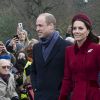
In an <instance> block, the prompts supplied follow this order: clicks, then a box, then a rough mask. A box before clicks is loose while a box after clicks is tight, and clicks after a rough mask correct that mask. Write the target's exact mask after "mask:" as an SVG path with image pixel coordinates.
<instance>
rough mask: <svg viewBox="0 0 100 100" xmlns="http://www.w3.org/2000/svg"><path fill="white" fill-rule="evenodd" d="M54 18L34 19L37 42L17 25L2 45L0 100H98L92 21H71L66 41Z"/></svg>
mask: <svg viewBox="0 0 100 100" xmlns="http://www.w3.org/2000/svg"><path fill="white" fill-rule="evenodd" d="M56 25H57V23H56V18H55V16H54V15H52V14H50V13H42V14H40V15H39V16H38V17H37V19H36V31H37V34H38V38H39V39H38V40H36V39H34V38H32V39H29V38H28V32H27V31H26V30H25V29H24V28H23V27H22V25H21V27H20V25H19V24H18V26H17V32H16V34H15V35H14V36H13V37H11V39H9V40H7V41H6V43H5V44H4V43H3V42H2V41H0V100H99V98H100V86H99V84H100V82H99V79H100V74H99V72H100V55H99V51H100V45H99V42H100V39H99V37H98V36H96V35H95V34H94V33H93V32H92V21H91V20H90V18H89V17H88V16H87V15H86V14H83V13H79V14H77V15H75V16H74V17H73V19H72V23H71V24H70V25H69V26H68V30H67V32H66V33H67V34H66V39H63V38H62V37H61V36H60V32H59V31H57V30H56Z"/></svg>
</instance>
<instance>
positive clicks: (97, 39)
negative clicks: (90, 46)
mask: <svg viewBox="0 0 100 100" xmlns="http://www.w3.org/2000/svg"><path fill="white" fill-rule="evenodd" d="M82 22H83V23H84V24H85V26H86V28H87V29H88V30H90V32H89V35H88V38H89V39H90V40H91V41H93V42H95V43H99V37H97V36H96V35H95V34H94V33H93V32H92V27H90V26H89V25H88V23H86V22H85V21H82Z"/></svg>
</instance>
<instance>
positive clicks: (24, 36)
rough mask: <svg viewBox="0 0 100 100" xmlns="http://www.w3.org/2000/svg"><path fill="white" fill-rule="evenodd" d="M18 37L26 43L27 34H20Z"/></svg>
mask: <svg viewBox="0 0 100 100" xmlns="http://www.w3.org/2000/svg"><path fill="white" fill-rule="evenodd" d="M18 37H19V40H20V41H25V39H26V33H25V32H19V33H18Z"/></svg>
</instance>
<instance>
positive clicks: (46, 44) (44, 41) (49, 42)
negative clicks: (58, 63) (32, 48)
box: [40, 31, 59, 61]
mask: <svg viewBox="0 0 100 100" xmlns="http://www.w3.org/2000/svg"><path fill="white" fill-rule="evenodd" d="M58 37H59V32H58V31H55V32H53V33H52V34H51V35H50V36H49V37H48V38H41V39H40V43H41V45H42V54H43V58H44V60H45V61H46V60H47V58H48V56H49V54H50V52H51V50H52V49H53V47H54V45H55V43H56V41H57V39H58Z"/></svg>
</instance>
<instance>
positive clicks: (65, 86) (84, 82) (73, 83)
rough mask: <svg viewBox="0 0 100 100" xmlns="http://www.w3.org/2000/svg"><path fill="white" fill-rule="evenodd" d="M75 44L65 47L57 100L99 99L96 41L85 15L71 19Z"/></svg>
mask: <svg viewBox="0 0 100 100" xmlns="http://www.w3.org/2000/svg"><path fill="white" fill-rule="evenodd" d="M72 33H73V36H74V38H75V41H76V42H75V45H73V46H70V47H68V48H66V55H65V69H64V79H63V83H62V88H61V92H60V96H59V100H67V96H68V95H69V93H70V92H71V100H100V88H99V85H98V74H99V71H100V45H98V44H97V43H98V42H99V38H98V37H96V36H95V35H94V34H93V33H92V24H91V21H90V19H89V17H88V16H86V15H85V14H77V15H76V16H74V17H73V19H72Z"/></svg>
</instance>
